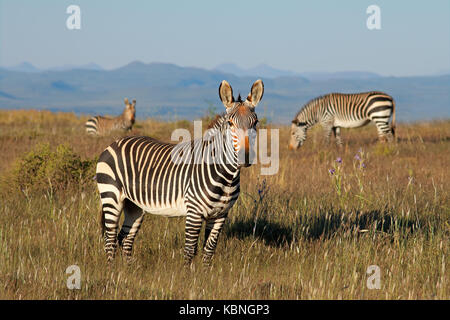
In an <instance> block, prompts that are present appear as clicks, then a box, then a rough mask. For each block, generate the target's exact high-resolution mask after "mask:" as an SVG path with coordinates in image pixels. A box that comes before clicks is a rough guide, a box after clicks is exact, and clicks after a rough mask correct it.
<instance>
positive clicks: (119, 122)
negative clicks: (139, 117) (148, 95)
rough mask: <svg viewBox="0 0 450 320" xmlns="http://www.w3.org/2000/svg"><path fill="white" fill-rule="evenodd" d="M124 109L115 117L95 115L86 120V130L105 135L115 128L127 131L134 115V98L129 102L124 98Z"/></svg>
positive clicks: (90, 132)
mask: <svg viewBox="0 0 450 320" xmlns="http://www.w3.org/2000/svg"><path fill="white" fill-rule="evenodd" d="M124 102H125V109H124V110H123V112H122V114H121V115H120V116H118V117H115V118H107V117H102V116H95V117H92V118H90V119H89V120H88V121H87V122H86V132H87V133H89V134H92V135H100V136H102V135H105V134H108V133H110V132H112V131H115V130H123V131H129V130H131V127H132V126H133V124H134V121H135V116H136V108H135V106H136V100H133V102H132V103H129V101H128V99H127V98H125V99H124Z"/></svg>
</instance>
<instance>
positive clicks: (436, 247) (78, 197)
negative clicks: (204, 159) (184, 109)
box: [0, 111, 450, 299]
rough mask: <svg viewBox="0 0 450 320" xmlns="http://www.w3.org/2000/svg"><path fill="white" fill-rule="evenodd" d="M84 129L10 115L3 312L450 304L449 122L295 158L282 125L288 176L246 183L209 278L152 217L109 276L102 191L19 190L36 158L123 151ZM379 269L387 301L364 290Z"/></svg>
mask: <svg viewBox="0 0 450 320" xmlns="http://www.w3.org/2000/svg"><path fill="white" fill-rule="evenodd" d="M86 119H87V117H76V116H74V115H73V114H64V113H60V114H53V113H46V112H38V111H27V112H22V111H1V112H0V150H1V152H2V157H1V158H0V177H1V178H0V179H1V180H0V188H1V189H0V298H1V299H448V298H449V297H450V296H449V284H448V257H449V247H448V246H449V235H450V202H449V199H450V191H449V190H450V180H449V174H448V169H447V166H448V163H450V153H449V152H448V150H449V147H450V122H448V121H441V122H432V123H417V124H400V125H398V129H397V132H398V136H399V141H398V143H397V144H393V145H381V144H377V143H376V130H375V128H374V127H366V128H361V129H356V130H343V132H342V136H343V139H344V142H345V144H344V148H343V149H338V148H337V147H335V146H334V145H326V144H324V142H323V139H322V132H321V131H320V130H314V131H313V132H312V133H311V135H310V136H309V137H308V140H307V141H306V143H305V145H304V146H303V147H302V149H300V150H299V151H297V152H289V151H288V150H287V141H288V137H289V129H288V127H283V126H281V127H280V141H281V143H280V170H279V172H278V173H277V174H276V175H273V176H260V175H259V172H260V165H255V166H252V167H250V168H246V169H244V170H243V171H242V178H241V185H242V192H241V195H240V197H239V200H238V201H237V203H236V205H235V206H234V207H233V209H232V210H231V212H230V214H229V219H228V221H227V222H226V225H225V227H224V230H223V231H222V234H221V236H220V239H219V244H218V248H217V251H216V255H215V257H214V260H213V265H212V266H211V267H203V266H202V264H201V259H200V258H199V257H197V258H196V259H195V260H194V264H193V266H192V268H191V269H185V268H184V267H183V258H182V256H183V244H184V220H183V219H182V218H171V219H168V218H163V217H158V216H151V215H147V216H146V218H145V220H144V223H143V227H142V229H141V231H140V233H139V235H138V237H137V240H136V244H135V248H134V252H133V258H134V260H133V262H132V263H131V264H130V265H128V264H127V263H126V260H125V259H122V257H121V256H120V255H119V256H118V257H117V258H116V260H115V261H114V263H113V264H112V265H111V266H109V265H108V264H107V263H106V257H105V253H104V251H103V241H102V238H101V235H100V226H99V221H98V217H99V197H98V194H97V190H96V186H95V181H93V180H91V179H82V180H77V179H74V180H71V179H68V180H67V183H59V184H57V185H56V186H55V185H52V184H51V183H50V184H48V183H43V184H40V185H38V187H36V188H23V187H21V185H20V184H19V183H16V182H15V180H14V177H15V176H14V175H17V174H18V173H17V171H15V169H14V168H15V167H16V165H17V164H18V163H20V161H21V160H22V159H24V158H26V156H27V155H29V154H30V151H33V150H34V152H36V150H37V149H36V147H35V146H36V145H40V144H49V146H50V147H49V150H50V151H48V152H51V151H53V152H56V150H57V149H58V146H60V145H64V144H65V145H68V146H70V149H71V150H72V151H73V153H74V154H75V155H76V159H78V157H79V161H81V162H82V163H89V161H92V160H94V159H95V157H97V156H98V155H99V154H100V152H101V151H102V150H103V149H104V148H105V147H106V146H107V145H108V144H109V143H111V142H112V141H114V139H116V138H117V137H115V136H109V137H101V138H92V137H90V136H87V135H86V134H85V133H84V127H83V123H84V121H85V120H86ZM177 127H184V128H188V129H190V130H192V124H191V123H189V122H186V121H180V122H177V123H164V122H158V121H153V120H145V121H138V122H137V124H136V126H135V128H134V129H133V130H134V131H133V134H144V135H150V136H153V137H156V138H158V139H161V140H164V141H168V140H169V138H170V134H171V132H172V130H173V129H175V128H177ZM270 127H271V126H270V125H269V129H270ZM338 158H340V159H339V161H336V160H338ZM58 161H59V160H58ZM77 161H78V160H77ZM362 164H364V166H363V165H362ZM332 169H333V170H334V172H333V170H332ZM49 177H50V182H51V179H52V177H53V176H52V175H49V176H47V177H46V179H49ZM44 182H46V181H44ZM202 236H203V235H202ZM202 236H201V237H202ZM199 243H202V239H200V242H199ZM70 265H78V266H79V267H80V269H81V289H80V290H69V289H68V288H67V286H66V281H67V278H68V277H69V275H68V274H66V272H65V271H66V268H67V267H68V266H70ZM370 265H377V266H379V268H380V271H381V289H379V290H377V289H368V287H367V284H366V282H367V279H368V277H369V275H368V274H367V273H366V272H367V268H368V267H369V266H370Z"/></svg>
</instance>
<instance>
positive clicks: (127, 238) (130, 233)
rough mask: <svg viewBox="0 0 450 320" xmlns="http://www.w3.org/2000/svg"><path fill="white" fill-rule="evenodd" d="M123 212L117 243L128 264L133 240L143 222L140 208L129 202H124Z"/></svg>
mask: <svg viewBox="0 0 450 320" xmlns="http://www.w3.org/2000/svg"><path fill="white" fill-rule="evenodd" d="M123 211H124V214H125V219H124V221H123V224H122V228H121V229H120V232H119V236H118V242H119V245H120V246H121V247H122V250H123V253H124V254H125V256H126V258H127V261H128V262H130V261H131V253H132V251H133V243H134V239H135V238H136V235H137V233H138V231H139V229H140V227H141V224H142V221H143V220H144V212H143V211H142V209H141V208H139V207H138V206H136V205H135V204H134V203H132V202H131V201H129V200H125V203H124V210H123Z"/></svg>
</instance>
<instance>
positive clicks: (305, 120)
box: [289, 91, 395, 149]
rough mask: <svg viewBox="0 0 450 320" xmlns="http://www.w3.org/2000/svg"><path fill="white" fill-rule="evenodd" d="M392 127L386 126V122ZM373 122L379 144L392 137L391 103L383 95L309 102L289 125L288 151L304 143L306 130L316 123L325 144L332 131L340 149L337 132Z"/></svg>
mask: <svg viewBox="0 0 450 320" xmlns="http://www.w3.org/2000/svg"><path fill="white" fill-rule="evenodd" d="M391 115H392V123H391V126H389V118H390V117H391ZM370 121H373V122H374V123H375V125H376V127H377V129H378V137H379V139H380V141H386V140H389V141H390V140H392V139H393V138H394V137H395V102H394V99H393V98H392V97H391V96H389V95H387V94H386V93H383V92H377V91H372V92H365V93H355V94H343V93H330V94H327V95H324V96H321V97H318V98H315V99H313V100H311V101H309V102H308V103H307V104H306V105H305V106H303V108H302V109H301V110H300V111H299V112H298V113H297V115H296V116H295V118H294V120H292V125H291V138H290V142H289V149H297V148H298V147H300V146H301V145H302V144H303V142H304V141H305V140H306V132H307V130H308V129H309V128H310V127H312V126H313V125H315V124H316V123H320V124H321V125H322V127H323V128H324V129H325V139H326V141H329V139H330V135H331V132H332V131H333V133H334V136H335V138H336V143H337V145H338V146H341V145H342V140H341V137H340V128H358V127H362V126H364V125H366V124H367V123H369V122H370Z"/></svg>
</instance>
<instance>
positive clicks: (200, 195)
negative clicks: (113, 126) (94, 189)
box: [96, 80, 264, 265]
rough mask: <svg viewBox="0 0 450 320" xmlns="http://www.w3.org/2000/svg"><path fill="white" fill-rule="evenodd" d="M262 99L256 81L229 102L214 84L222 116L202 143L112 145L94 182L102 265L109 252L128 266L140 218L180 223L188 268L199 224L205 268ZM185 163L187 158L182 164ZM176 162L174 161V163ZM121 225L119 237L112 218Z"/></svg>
mask: <svg viewBox="0 0 450 320" xmlns="http://www.w3.org/2000/svg"><path fill="white" fill-rule="evenodd" d="M263 93H264V85H263V82H262V81H261V80H257V81H256V82H255V83H254V84H253V86H252V88H251V91H250V94H249V95H248V97H247V99H246V100H245V101H242V99H241V97H240V95H239V97H238V98H237V100H235V99H234V97H233V90H232V88H231V86H230V85H229V83H228V82H227V81H225V80H223V81H222V83H221V84H220V87H219V97H220V99H221V100H222V103H223V104H224V106H225V108H226V112H225V113H224V114H222V115H221V116H220V117H218V118H216V119H215V120H214V121H213V124H212V128H211V129H209V130H207V132H206V133H205V135H204V137H203V138H200V139H195V140H191V141H185V142H180V143H178V144H171V143H164V142H160V141H158V140H155V139H153V138H150V137H144V136H132V137H125V138H122V139H119V140H117V141H116V142H114V143H112V144H111V145H110V146H108V147H107V148H106V149H105V150H104V151H103V153H102V154H101V155H100V157H99V160H98V163H97V169H96V180H97V185H98V190H99V193H100V200H101V205H102V210H101V221H102V222H101V224H102V229H103V235H104V239H105V251H106V254H107V260H108V261H112V260H113V259H114V257H115V252H116V248H117V245H119V246H121V247H122V252H123V254H124V255H125V257H126V258H127V260H131V253H132V247H133V243H134V240H135V237H136V235H137V233H138V231H139V228H140V226H141V224H142V221H143V218H144V213H145V212H147V213H151V214H155V215H162V216H168V217H177V216H185V217H186V221H185V244H184V261H185V264H186V265H190V264H191V263H192V260H193V257H194V256H195V255H196V253H197V243H198V237H199V234H200V230H201V228H202V224H203V221H205V241H204V244H203V258H202V260H203V263H204V264H205V265H209V264H210V263H211V260H212V257H213V255H214V251H215V248H216V245H217V240H218V237H219V234H220V232H221V229H222V226H223V224H224V222H225V219H226V217H227V215H228V211H229V210H230V209H231V207H232V206H233V205H234V203H235V202H236V200H237V199H238V196H239V191H240V170H241V168H242V167H248V166H250V164H251V163H252V159H251V157H252V155H253V156H254V154H252V152H251V151H250V146H251V140H250V137H253V136H252V135H251V133H252V132H253V133H254V136H256V125H257V123H258V118H257V115H256V113H255V107H256V106H257V104H258V103H259V102H260V100H261V98H262V96H263ZM189 155H191V157H189ZM180 159H181V160H182V161H181V160H180ZM122 210H123V212H124V215H125V219H124V222H123V224H122V226H121V229H120V231H119V232H117V231H118V227H119V218H120V215H121V212H122Z"/></svg>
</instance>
